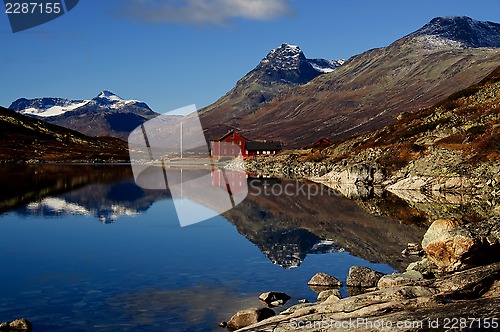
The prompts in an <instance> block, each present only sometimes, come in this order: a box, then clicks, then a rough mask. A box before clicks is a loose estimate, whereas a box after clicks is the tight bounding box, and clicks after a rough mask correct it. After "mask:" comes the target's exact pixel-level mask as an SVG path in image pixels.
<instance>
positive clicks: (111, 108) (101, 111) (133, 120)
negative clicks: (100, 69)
mask: <svg viewBox="0 0 500 332" xmlns="http://www.w3.org/2000/svg"><path fill="white" fill-rule="evenodd" d="M9 108H10V109H12V110H14V111H17V112H19V113H21V114H24V115H28V116H31V117H34V118H38V119H41V120H43V121H46V122H49V123H52V124H56V125H59V126H62V127H66V128H69V129H73V130H76V131H79V132H81V133H83V134H86V135H89V136H111V137H116V138H120V139H123V140H126V139H127V138H128V135H129V133H130V132H131V131H132V130H134V129H135V128H137V127H138V126H140V125H141V124H142V123H144V122H146V121H147V120H149V119H152V118H154V117H156V116H158V114H157V113H155V112H154V111H153V110H151V108H149V106H148V105H147V104H146V103H144V102H140V101H137V100H125V99H122V98H120V97H119V96H117V95H116V94H114V93H112V92H110V91H102V92H101V93H100V94H99V95H98V96H97V97H95V98H93V99H91V100H68V99H63V98H38V99H25V98H21V99H18V100H16V101H15V102H13V103H12V104H11V105H10V107H9Z"/></svg>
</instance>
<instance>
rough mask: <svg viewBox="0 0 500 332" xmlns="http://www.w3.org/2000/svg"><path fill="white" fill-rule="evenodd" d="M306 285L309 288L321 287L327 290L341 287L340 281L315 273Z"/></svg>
mask: <svg viewBox="0 0 500 332" xmlns="http://www.w3.org/2000/svg"><path fill="white" fill-rule="evenodd" d="M307 284H308V285H309V286H321V287H329V288H336V287H342V281H340V280H339V279H337V278H335V277H333V276H331V275H329V274H326V273H323V272H318V273H316V274H315V275H314V276H313V277H312V278H311V280H309V282H308V283H307Z"/></svg>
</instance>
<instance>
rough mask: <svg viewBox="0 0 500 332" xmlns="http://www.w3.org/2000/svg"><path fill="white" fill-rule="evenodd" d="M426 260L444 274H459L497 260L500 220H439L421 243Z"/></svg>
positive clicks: (499, 241)
mask: <svg viewBox="0 0 500 332" xmlns="http://www.w3.org/2000/svg"><path fill="white" fill-rule="evenodd" d="M422 247H423V248H424V250H425V252H426V254H427V257H428V258H429V260H430V261H431V262H433V263H434V264H436V265H437V267H438V268H439V269H440V270H441V271H443V272H456V271H461V270H464V269H467V268H471V267H474V266H478V265H480V264H484V263H489V262H494V261H497V260H498V258H499V253H498V249H499V247H500V219H498V218H491V219H489V220H485V221H481V222H476V223H469V224H467V223H464V222H462V221H461V220H436V221H435V222H434V223H433V224H432V225H431V226H430V227H429V229H428V230H427V232H426V233H425V235H424V239H423V240H422Z"/></svg>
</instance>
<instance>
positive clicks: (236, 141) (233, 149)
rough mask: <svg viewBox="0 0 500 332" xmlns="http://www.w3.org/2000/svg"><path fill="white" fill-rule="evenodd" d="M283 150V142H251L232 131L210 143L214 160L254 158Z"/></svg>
mask: <svg viewBox="0 0 500 332" xmlns="http://www.w3.org/2000/svg"><path fill="white" fill-rule="evenodd" d="M281 150H283V145H282V144H281V142H268V141H251V140H248V139H246V138H245V137H243V136H242V135H240V134H238V133H237V132H235V131H234V130H230V131H229V132H227V133H226V134H225V135H224V136H222V137H221V138H219V139H216V140H213V141H210V153H211V156H212V157H214V158H222V157H233V158H234V157H237V156H239V155H240V153H241V155H242V156H243V157H254V156H259V155H273V154H276V153H278V152H280V151H281Z"/></svg>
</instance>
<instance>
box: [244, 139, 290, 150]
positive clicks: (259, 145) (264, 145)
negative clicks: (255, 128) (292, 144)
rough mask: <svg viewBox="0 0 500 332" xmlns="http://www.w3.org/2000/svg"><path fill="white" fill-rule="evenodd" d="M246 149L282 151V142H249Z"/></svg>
mask: <svg viewBox="0 0 500 332" xmlns="http://www.w3.org/2000/svg"><path fill="white" fill-rule="evenodd" d="M246 149H247V150H248V151H278V150H282V149H283V146H282V144H281V142H255V141H247V146H246Z"/></svg>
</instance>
